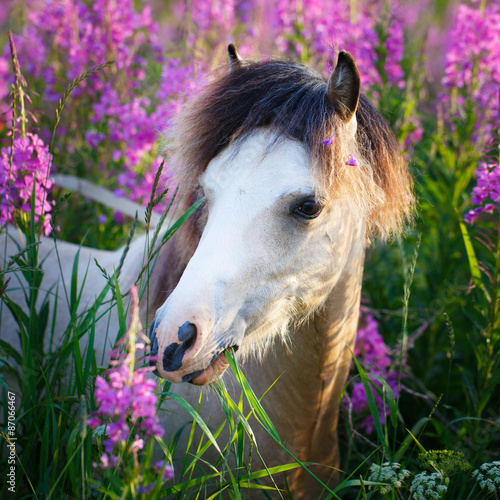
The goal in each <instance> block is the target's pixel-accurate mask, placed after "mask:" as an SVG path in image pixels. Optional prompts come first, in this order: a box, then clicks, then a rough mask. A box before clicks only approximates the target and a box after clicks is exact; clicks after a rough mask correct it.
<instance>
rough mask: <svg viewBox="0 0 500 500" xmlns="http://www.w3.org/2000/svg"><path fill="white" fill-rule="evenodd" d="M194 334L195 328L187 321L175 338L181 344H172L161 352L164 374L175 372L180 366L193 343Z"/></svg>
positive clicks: (194, 339)
mask: <svg viewBox="0 0 500 500" xmlns="http://www.w3.org/2000/svg"><path fill="white" fill-rule="evenodd" d="M196 334H197V330H196V326H195V325H193V323H190V322H189V321H186V322H185V323H184V324H183V325H182V326H181V327H180V328H179V330H178V332H177V337H178V339H179V340H180V342H181V343H180V344H178V343H177V342H172V343H171V344H170V345H169V346H167V347H166V348H165V350H164V351H163V369H164V370H165V371H166V372H175V371H177V370H178V369H179V368H180V367H181V366H182V359H183V358H184V354H185V352H186V351H187V350H188V349H189V348H190V347H192V346H193V344H194V343H195V341H196Z"/></svg>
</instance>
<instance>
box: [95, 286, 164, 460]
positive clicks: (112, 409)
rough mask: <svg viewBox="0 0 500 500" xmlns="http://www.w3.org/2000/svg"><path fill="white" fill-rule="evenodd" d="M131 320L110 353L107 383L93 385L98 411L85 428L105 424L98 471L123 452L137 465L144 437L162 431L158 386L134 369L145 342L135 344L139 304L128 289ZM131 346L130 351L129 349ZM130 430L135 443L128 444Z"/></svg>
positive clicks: (134, 291)
mask: <svg viewBox="0 0 500 500" xmlns="http://www.w3.org/2000/svg"><path fill="white" fill-rule="evenodd" d="M131 295H132V316H131V325H130V328H129V331H128V332H127V335H125V336H124V337H123V338H122V339H121V340H120V341H119V342H118V344H117V346H116V348H115V349H114V350H113V351H112V352H111V353H110V354H111V357H112V361H111V362H110V364H111V365H112V366H113V368H111V369H110V370H109V371H108V372H107V379H108V380H106V379H105V378H104V377H101V376H100V375H98V376H97V377H96V381H95V398H96V403H97V411H96V412H95V413H94V415H92V416H91V417H90V418H89V419H88V420H87V424H88V425H89V426H90V427H92V428H93V429H95V428H96V427H98V426H100V425H103V424H105V425H106V435H107V438H106V439H104V441H103V443H102V444H103V446H104V451H105V453H104V455H103V456H102V457H101V465H100V466H101V467H104V468H105V467H107V466H108V465H107V464H108V463H109V461H110V460H115V462H116V460H117V459H118V455H117V452H118V451H119V450H121V451H122V452H123V450H124V449H125V455H126V454H128V455H133V456H134V457H135V459H134V463H135V464H137V463H138V461H137V454H138V453H139V452H140V450H142V449H143V448H144V445H145V442H144V439H145V438H146V437H160V436H162V435H163V432H164V431H163V427H162V426H161V425H160V422H159V419H158V416H157V415H156V407H157V402H158V398H157V396H156V394H155V390H156V388H157V384H156V382H155V381H154V380H151V379H148V378H146V374H147V373H148V372H150V371H151V370H152V368H150V367H144V368H135V366H134V365H135V353H136V352H139V351H141V350H144V349H145V343H144V342H137V334H136V329H138V328H139V319H138V318H139V306H138V303H139V300H138V296H137V289H136V288H135V287H132V288H131ZM132 346H133V349H132ZM132 427H134V428H135V431H136V433H135V435H134V439H133V440H132V442H131V443H129V438H130V433H131V429H132Z"/></svg>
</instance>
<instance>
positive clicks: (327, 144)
mask: <svg viewBox="0 0 500 500" xmlns="http://www.w3.org/2000/svg"><path fill="white" fill-rule="evenodd" d="M321 144H325V145H326V147H327V148H329V147H330V146H331V145H332V144H333V135H332V136H331V137H330V139H324V140H323V141H321Z"/></svg>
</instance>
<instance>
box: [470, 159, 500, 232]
mask: <svg viewBox="0 0 500 500" xmlns="http://www.w3.org/2000/svg"><path fill="white" fill-rule="evenodd" d="M476 176H477V183H476V186H474V188H473V189H472V197H471V202H472V204H473V205H482V206H479V207H477V208H473V209H471V210H470V211H469V212H468V213H467V214H466V215H465V216H464V220H465V222H467V223H469V224H474V222H475V221H476V220H477V218H478V217H479V216H480V215H481V214H482V213H488V214H492V213H493V212H495V210H497V209H498V203H499V202H500V166H498V165H497V164H487V163H486V162H480V163H479V165H478V167H477V170H476ZM488 201H489V202H494V203H485V202H488Z"/></svg>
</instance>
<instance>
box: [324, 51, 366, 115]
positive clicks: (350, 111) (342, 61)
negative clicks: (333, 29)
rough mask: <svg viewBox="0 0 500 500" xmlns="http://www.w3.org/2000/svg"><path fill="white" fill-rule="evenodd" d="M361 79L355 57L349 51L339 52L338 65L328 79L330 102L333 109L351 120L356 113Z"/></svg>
mask: <svg viewBox="0 0 500 500" xmlns="http://www.w3.org/2000/svg"><path fill="white" fill-rule="evenodd" d="M360 88H361V81H360V78H359V71H358V67H357V66H356V62H355V61H354V57H352V56H351V54H349V52H345V51H342V52H340V54H339V58H338V61H337V66H336V67H335V70H334V71H333V73H332V74H331V76H330V80H329V81H328V91H327V93H328V102H329V103H330V104H331V106H332V107H333V109H335V111H336V112H337V113H338V114H339V115H340V116H341V117H342V120H344V121H345V122H349V121H350V120H351V118H352V117H353V116H354V114H355V113H356V109H357V107H358V102H359V93H360Z"/></svg>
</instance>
